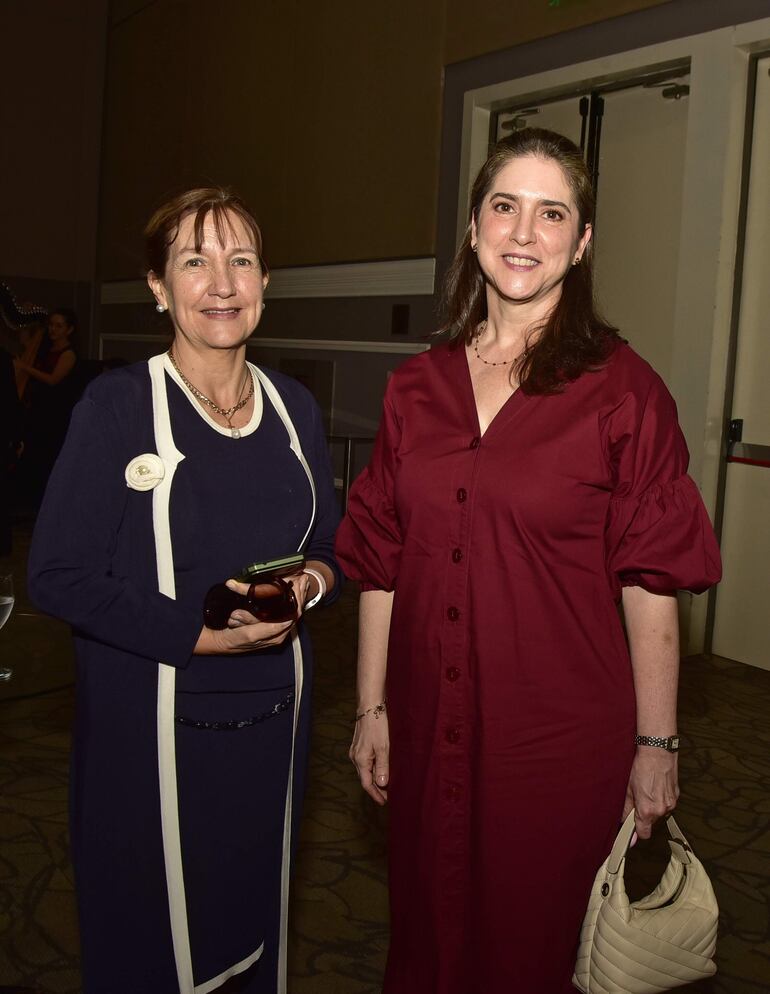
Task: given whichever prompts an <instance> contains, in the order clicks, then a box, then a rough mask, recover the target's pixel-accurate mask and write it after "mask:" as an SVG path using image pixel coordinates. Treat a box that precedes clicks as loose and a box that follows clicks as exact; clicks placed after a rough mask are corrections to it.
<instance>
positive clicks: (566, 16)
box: [444, 0, 670, 64]
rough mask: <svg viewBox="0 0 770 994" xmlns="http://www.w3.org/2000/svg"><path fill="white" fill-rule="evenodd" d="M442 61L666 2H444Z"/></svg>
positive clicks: (472, 54) (495, 0)
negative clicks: (444, 38)
mask: <svg viewBox="0 0 770 994" xmlns="http://www.w3.org/2000/svg"><path fill="white" fill-rule="evenodd" d="M445 2H446V10H447V30H446V43H445V47H444V62H445V63H447V64H448V63H450V62H460V61H462V60H463V59H471V58H474V57H475V56H477V55H484V54H486V53H487V52H496V51H499V50H500V49H503V48H511V47H512V46H513V45H520V44H521V43H522V42H526V41H534V40H535V39H536V38H547V37H548V36H549V35H555V34H559V33H560V32H562V31H571V30H572V29H573V28H579V27H583V25H586V24H594V23H595V22H596V21H605V20H607V19H608V18H610V17H619V16H621V15H622V14H631V13H634V12H635V11H637V10H645V9H646V8H647V7H659V6H661V5H663V4H666V3H669V2H670V0H558V2H554V5H553V6H551V3H549V0H473V3H468V0H445Z"/></svg>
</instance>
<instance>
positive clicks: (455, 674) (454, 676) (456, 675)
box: [445, 666, 460, 683]
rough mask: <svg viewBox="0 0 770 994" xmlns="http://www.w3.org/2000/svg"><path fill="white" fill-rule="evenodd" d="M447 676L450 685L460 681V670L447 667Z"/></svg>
mask: <svg viewBox="0 0 770 994" xmlns="http://www.w3.org/2000/svg"><path fill="white" fill-rule="evenodd" d="M445 676H446V678H447V680H449V682H450V683H454V682H455V680H459V679H460V670H459V669H458V668H457V667H456V666H447V668H446V672H445Z"/></svg>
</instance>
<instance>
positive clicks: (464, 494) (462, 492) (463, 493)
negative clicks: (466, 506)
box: [457, 487, 468, 504]
mask: <svg viewBox="0 0 770 994" xmlns="http://www.w3.org/2000/svg"><path fill="white" fill-rule="evenodd" d="M467 499H468V491H467V490H466V489H465V487H460V489H459V490H458V491H457V503H458V504H462V503H463V501H466V500H467Z"/></svg>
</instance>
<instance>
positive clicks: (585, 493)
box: [338, 129, 720, 994]
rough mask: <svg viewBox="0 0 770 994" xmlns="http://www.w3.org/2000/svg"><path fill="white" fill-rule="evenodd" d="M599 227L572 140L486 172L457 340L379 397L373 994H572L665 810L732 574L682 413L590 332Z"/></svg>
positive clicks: (370, 649)
mask: <svg viewBox="0 0 770 994" xmlns="http://www.w3.org/2000/svg"><path fill="white" fill-rule="evenodd" d="M593 206H594V205H593V193H592V189H591V183H590V179H589V177H588V174H587V172H586V170H585V167H584V164H583V161H582V158H581V155H580V151H579V150H578V149H577V148H576V147H575V146H574V145H573V144H572V143H571V142H569V141H568V140H567V139H565V138H563V137H561V136H559V135H555V134H553V133H552V132H547V131H542V130H536V129H528V130H526V131H522V132H519V133H517V134H516V135H513V136H511V137H510V138H508V139H506V140H505V141H503V142H501V143H500V145H498V146H497V148H496V149H495V150H494V151H493V153H492V155H491V156H490V158H489V160H488V161H487V163H486V164H485V165H484V167H483V168H482V170H481V172H480V173H479V176H478V178H477V180H476V183H475V185H474V188H473V192H472V198H471V212H470V220H469V224H468V229H467V232H466V235H465V238H464V240H463V243H462V245H461V247H460V250H459V252H458V254H457V257H456V259H455V261H454V263H453V265H452V268H451V269H450V271H449V274H448V277H447V286H446V299H445V302H446V314H447V330H448V332H449V335H450V338H451V340H450V342H449V343H448V344H446V345H442V346H440V347H437V348H434V349H432V350H431V351H430V352H427V353H424V354H422V355H420V356H418V357H416V358H414V359H412V360H410V361H408V362H406V363H404V365H403V366H401V367H400V369H399V370H398V371H397V372H396V373H395V374H394V375H393V377H392V378H391V380H390V382H389V384H388V388H387V392H386V396H385V402H384V413H383V419H382V424H381V427H380V431H379V434H378V438H377V443H376V446H375V450H374V454H373V457H372V461H371V463H370V465H369V466H368V468H367V469H366V470H365V471H364V473H363V474H362V475H361V477H359V479H358V480H357V481H356V483H355V485H354V487H353V489H352V491H351V495H350V503H349V507H348V515H347V518H346V520H345V522H344V523H343V526H342V529H341V531H340V533H339V536H338V555H339V558H340V560H341V561H342V563H343V566H344V567H345V569H346V572H347V573H348V575H349V576H352V577H354V578H356V579H358V580H359V581H360V582H361V588H362V595H361V610H360V647H359V663H358V671H359V672H358V694H359V705H358V712H357V718H356V725H355V736H354V740H353V745H352V747H351V758H352V759H353V762H354V763H355V765H356V767H357V769H358V773H359V775H360V778H361V783H362V785H363V787H364V789H365V790H366V791H367V792H368V793H369V794H370V795H371V796H372V797H373V798H374V799H375V800H376V801H378V802H379V803H384V801H385V799H386V797H387V799H388V801H389V807H390V894H391V948H390V954H389V958H388V965H387V971H386V977H385V986H384V991H385V992H386V994H497V992H503V991H516V992H520V994H567V992H568V991H570V990H571V989H572V988H571V983H570V981H571V976H572V970H573V966H574V956H575V951H576V946H577V939H578V934H579V930H580V924H581V921H582V917H583V914H584V912H585V907H586V904H587V901H588V895H589V891H590V887H591V883H592V881H593V878H594V874H595V871H596V869H597V868H598V866H599V865H600V863H601V862H602V860H603V859H604V858H605V857H606V855H607V852H608V851H609V847H610V844H611V842H612V839H613V837H614V834H615V833H616V831H617V828H618V825H619V822H620V820H621V818H622V816H623V814H624V811H630V810H631V808H632V807H635V808H636V812H637V815H636V821H637V831H638V834H639V835H640V836H641V837H642V838H646V837H648V836H649V834H650V829H651V825H652V823H653V822H654V821H655V820H656V819H657V818H659V817H661V816H662V815H664V814H665V813H666V812H668V811H671V810H672V809H673V808H674V806H675V805H676V801H677V797H678V793H679V788H678V782H677V756H676V752H675V751H673V750H674V749H675V747H676V744H677V743H676V741H675V740H674V741H672V738H673V737H674V736H675V735H676V731H677V726H676V691H677V672H678V651H679V642H678V631H677V603H676V597H675V592H676V590H677V589H680V588H683V589H687V590H691V591H695V592H699V591H702V590H705V589H706V588H707V587H708V586H709V585H711V584H713V583H715V582H716V581H717V580H718V579H719V575H720V564H719V552H718V549H717V546H716V542H715V539H714V535H713V532H712V530H711V526H710V524H709V521H708V517H707V515H706V512H705V509H704V507H703V504H702V502H701V499H700V496H699V493H698V490H697V488H696V486H695V484H694V483H693V481H692V480H691V479H690V478H689V477H688V476H687V475H686V473H687V462H688V455H687V449H686V446H685V442H684V439H683V437H682V433H681V431H680V429H679V427H678V424H677V416H676V408H675V405H674V402H673V400H672V398H671V396H670V395H669V393H668V391H667V390H666V388H665V386H664V385H663V383H662V381H661V380H660V378H659V377H658V376H657V375H656V374H655V373H654V372H653V370H652V369H651V368H650V367H649V366H648V365H647V363H646V362H644V361H643V360H642V359H641V358H640V357H639V356H637V355H636V354H635V353H634V352H633V351H632V350H631V349H630V348H629V347H628V346H627V345H626V344H625V343H624V342H623V341H622V339H620V338H619V336H618V335H617V333H616V331H615V329H614V328H612V327H610V326H609V325H607V324H606V323H605V322H603V321H602V320H601V319H600V318H598V317H597V315H596V311H595V309H594V303H593V281H592V260H591V233H592V228H591V220H592V217H593ZM619 601H622V605H623V610H624V614H625V620H626V628H627V633H628V646H627V644H626V639H625V638H624V634H623V628H622V625H621V621H620V619H619V616H618V612H617V609H616V607H617V603H618V602H619ZM629 650H630V651H629ZM386 698H387V710H385V707H384V702H385V699H386Z"/></svg>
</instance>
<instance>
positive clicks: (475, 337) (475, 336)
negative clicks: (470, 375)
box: [473, 321, 516, 366]
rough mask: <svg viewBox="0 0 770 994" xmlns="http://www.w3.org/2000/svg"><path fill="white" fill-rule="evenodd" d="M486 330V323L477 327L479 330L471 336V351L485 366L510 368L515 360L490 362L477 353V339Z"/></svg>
mask: <svg viewBox="0 0 770 994" xmlns="http://www.w3.org/2000/svg"><path fill="white" fill-rule="evenodd" d="M486 330H487V322H486V321H482V322H481V324H480V326H479V330H478V331H477V332H476V334H475V335H474V336H473V351H474V352H475V353H476V356H477V358H479V359H481V361H482V362H483V363H484V365H485V366H510V364H511V363H512V362H515V361H516V359H515V358H513V359H504V360H501V361H500V362H490V361H489V360H488V359H485V358H484V356H483V355H482V354H481V353H480V352H479V339H480V338H481V336H482V335H483V334H484V332H485V331H486Z"/></svg>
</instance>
